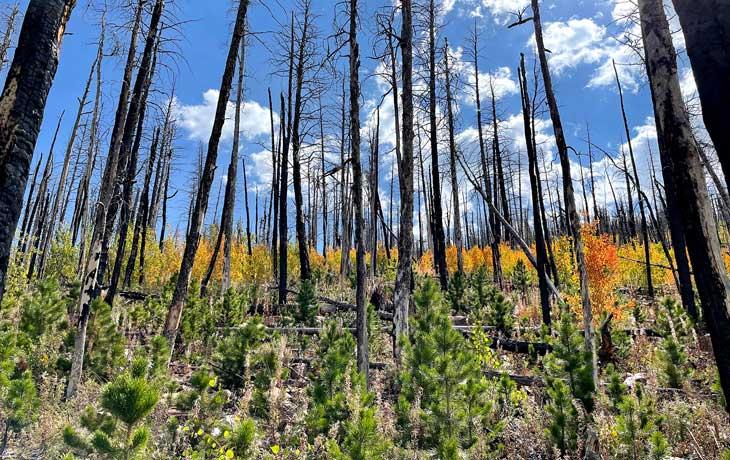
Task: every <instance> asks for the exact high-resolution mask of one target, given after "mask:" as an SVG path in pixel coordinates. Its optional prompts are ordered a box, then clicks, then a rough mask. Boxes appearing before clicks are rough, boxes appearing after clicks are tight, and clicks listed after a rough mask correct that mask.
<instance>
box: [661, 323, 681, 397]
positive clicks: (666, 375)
mask: <svg viewBox="0 0 730 460" xmlns="http://www.w3.org/2000/svg"><path fill="white" fill-rule="evenodd" d="M658 357H659V362H660V366H661V378H662V380H663V381H664V383H665V384H666V385H667V386H668V387H669V388H682V384H683V383H684V374H683V373H684V372H686V364H687V353H685V351H684V350H683V349H682V345H680V344H678V343H677V342H676V341H675V340H674V339H673V338H672V336H671V335H669V336H667V337H665V338H664V339H662V343H661V346H660V349H659V353H658Z"/></svg>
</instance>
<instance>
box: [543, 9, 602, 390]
mask: <svg viewBox="0 0 730 460" xmlns="http://www.w3.org/2000/svg"><path fill="white" fill-rule="evenodd" d="M532 15H533V23H534V25H535V41H536V43H537V51H538V57H539V58H540V68H541V70H542V78H543V82H544V86H545V95H546V97H547V102H548V107H549V109H550V119H551V120H552V123H553V131H554V133H555V143H556V144H557V147H558V153H559V155H560V166H561V169H562V173H563V199H564V200H565V212H566V217H567V221H568V224H569V225H570V233H571V236H572V237H573V250H574V251H575V260H576V263H577V265H578V274H579V278H580V294H581V304H582V307H583V329H584V338H585V348H586V350H590V351H591V354H592V355H593V377H594V380H596V378H597V372H598V369H597V367H598V365H597V357H596V347H595V340H594V335H595V332H594V329H593V311H592V310H591V299H590V295H589V290H588V274H587V273H586V266H585V254H584V252H583V238H582V236H581V233H580V227H581V225H580V218H579V217H578V212H577V210H576V206H575V193H574V192H573V178H572V176H571V173H570V158H569V157H568V145H567V143H566V141H565V134H564V133H563V124H562V121H561V119H560V111H559V109H558V102H557V100H556V99H555V92H554V91H553V83H552V79H551V77H550V67H549V66H548V61H547V53H546V51H545V43H544V40H543V34H542V22H541V19H540V5H539V0H532Z"/></svg>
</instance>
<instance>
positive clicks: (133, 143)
mask: <svg viewBox="0 0 730 460" xmlns="http://www.w3.org/2000/svg"><path fill="white" fill-rule="evenodd" d="M164 7H165V1H164V0H157V1H156V2H155V7H154V9H153V11H152V17H151V18H150V24H149V28H148V30H147V38H146V40H145V47H144V51H143V53H142V60H141V62H140V64H139V70H138V71H137V78H136V80H135V82H134V88H133V90H132V98H131V101H130V103H129V112H128V113H127V120H126V121H125V123H124V132H123V134H122V144H121V148H120V151H119V156H120V159H123V160H120V161H123V162H124V163H125V167H126V171H124V172H123V176H122V177H123V182H122V183H121V190H122V199H121V201H119V202H118V204H119V205H120V206H121V210H120V214H119V235H118V237H117V253H116V257H115V259H114V266H113V269H112V275H111V280H110V281H109V288H108V290H107V294H106V298H105V300H106V303H108V304H109V305H111V304H112V303H113V302H114V296H115V295H116V292H117V288H118V286H119V281H120V278H121V275H122V265H123V263H124V256H125V251H126V248H127V233H129V223H130V222H131V220H132V212H133V210H134V207H133V203H132V199H133V193H134V182H135V177H136V176H137V163H138V160H139V148H140V144H141V142H142V130H143V127H144V120H145V112H146V109H147V97H148V95H149V90H150V85H151V84H152V79H153V77H154V73H155V66H156V64H157V47H158V43H159V39H160V37H159V36H158V27H159V25H160V20H161V18H162V12H163V9H164ZM117 207H118V206H115V205H114V202H113V203H112V206H111V207H110V208H109V215H108V216H107V229H108V228H109V224H110V223H113V222H114V219H115V213H116V209H115V208H117ZM105 239H106V237H105ZM103 258H104V255H102V259H103Z"/></svg>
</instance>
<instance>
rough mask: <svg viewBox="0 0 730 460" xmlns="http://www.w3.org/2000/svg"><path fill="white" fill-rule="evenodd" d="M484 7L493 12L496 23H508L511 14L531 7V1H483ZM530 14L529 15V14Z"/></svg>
mask: <svg viewBox="0 0 730 460" xmlns="http://www.w3.org/2000/svg"><path fill="white" fill-rule="evenodd" d="M482 5H483V6H485V7H486V8H488V9H489V11H491V12H492V15H493V17H494V20H495V22H498V23H502V24H504V23H507V22H508V21H509V19H510V16H512V14H511V13H516V12H518V11H522V9H524V8H526V7H528V6H529V5H530V1H529V0H482ZM528 14H529V13H528Z"/></svg>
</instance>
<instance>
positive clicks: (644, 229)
mask: <svg viewBox="0 0 730 460" xmlns="http://www.w3.org/2000/svg"><path fill="white" fill-rule="evenodd" d="M613 71H614V74H615V75H616V86H617V87H618V94H619V100H620V101H621V115H622V118H623V122H624V130H625V132H626V142H627V144H628V147H629V157H630V158H631V167H632V170H633V176H634V186H635V188H636V194H637V196H638V198H639V213H640V215H641V237H642V240H643V243H644V260H645V267H646V287H647V290H648V294H649V297H650V298H652V299H653V298H654V283H653V281H652V277H651V248H650V247H649V244H650V241H649V226H648V224H647V221H646V211H645V210H644V201H643V200H642V199H641V194H642V191H641V182H640V181H639V172H638V171H637V169H636V159H635V157H634V147H633V145H632V142H631V131H630V130H629V121H628V118H627V117H626V109H625V108H624V92H623V89H622V88H621V80H620V79H619V77H618V70H616V62H614V63H613ZM625 163H626V161H625V159H624V164H625ZM626 174H629V172H628V171H626ZM630 199H631V192H629V200H630Z"/></svg>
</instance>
